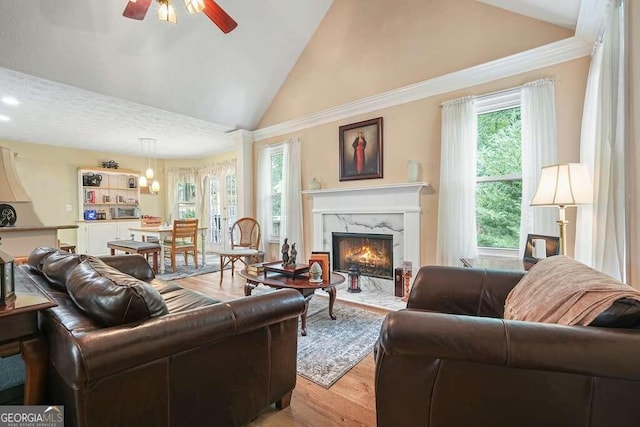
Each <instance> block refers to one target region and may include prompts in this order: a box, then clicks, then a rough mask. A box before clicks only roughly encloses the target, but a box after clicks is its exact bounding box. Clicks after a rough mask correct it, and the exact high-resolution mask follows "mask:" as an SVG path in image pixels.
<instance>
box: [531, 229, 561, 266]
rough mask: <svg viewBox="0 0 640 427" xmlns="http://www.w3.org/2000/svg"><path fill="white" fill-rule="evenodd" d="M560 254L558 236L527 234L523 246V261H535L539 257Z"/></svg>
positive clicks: (538, 259) (539, 258)
mask: <svg viewBox="0 0 640 427" xmlns="http://www.w3.org/2000/svg"><path fill="white" fill-rule="evenodd" d="M558 254H560V238H559V237H556V236H545V235H542V234H529V235H527V245H526V246H525V248H524V258H523V261H524V262H531V263H534V264H535V263H536V262H538V261H540V260H541V259H544V258H548V257H550V256H553V255H558Z"/></svg>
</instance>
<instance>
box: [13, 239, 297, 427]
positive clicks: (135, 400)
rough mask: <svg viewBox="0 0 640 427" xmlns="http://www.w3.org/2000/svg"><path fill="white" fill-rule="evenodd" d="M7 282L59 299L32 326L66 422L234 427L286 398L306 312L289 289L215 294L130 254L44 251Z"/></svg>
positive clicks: (292, 383)
mask: <svg viewBox="0 0 640 427" xmlns="http://www.w3.org/2000/svg"><path fill="white" fill-rule="evenodd" d="M16 279H17V280H31V281H33V282H35V283H36V284H37V285H38V286H40V287H41V288H42V289H44V290H45V291H46V292H47V293H48V294H49V295H50V296H51V297H52V298H53V299H54V300H55V302H56V303H57V304H58V306H57V307H54V308H51V309H48V310H46V311H44V312H43V313H42V316H41V330H42V331H43V333H44V334H45V335H46V337H47V338H48V342H49V350H50V367H49V384H48V387H49V397H48V399H49V403H52V404H61V405H64V410H65V421H66V425H69V426H89V427H96V426H211V425H217V426H236V425H242V424H246V423H247V422H248V421H250V420H251V419H253V418H255V417H256V416H257V415H258V414H259V413H260V412H261V411H263V410H264V409H265V408H267V407H268V406H269V405H271V404H273V403H275V404H276V406H277V407H279V408H283V407H286V406H288V404H289V400H290V398H291V392H292V390H293V388H294V387H295V382H296V349H297V327H298V320H297V318H298V316H299V315H300V314H301V312H302V311H303V309H304V299H303V298H302V297H301V296H300V294H299V293H298V292H296V291H293V290H282V291H277V292H272V293H269V294H266V295H260V296H252V297H245V298H240V299H236V300H232V301H227V302H220V301H218V300H215V299H213V298H209V297H207V296H205V295H202V294H200V293H198V292H194V291H191V290H187V289H183V288H182V287H180V286H178V285H176V284H173V283H170V282H164V281H161V280H158V279H156V278H155V277H154V274H153V272H152V270H151V268H150V267H149V265H148V264H147V262H146V261H145V259H144V258H143V257H141V256H139V255H121V256H113V257H104V258H101V259H95V258H93V257H85V256H82V255H71V254H66V253H63V252H59V251H55V250H54V249H49V248H38V249H37V250H35V251H34V253H32V254H31V256H30V257H29V265H28V266H25V267H22V270H21V271H19V272H18V274H17V275H16ZM212 285H213V284H212ZM216 286H217V284H216Z"/></svg>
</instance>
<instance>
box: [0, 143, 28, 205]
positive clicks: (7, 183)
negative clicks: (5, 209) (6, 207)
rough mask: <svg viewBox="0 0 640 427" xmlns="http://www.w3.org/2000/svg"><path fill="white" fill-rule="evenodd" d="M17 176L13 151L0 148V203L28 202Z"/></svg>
mask: <svg viewBox="0 0 640 427" xmlns="http://www.w3.org/2000/svg"><path fill="white" fill-rule="evenodd" d="M30 201H31V199H30V198H29V195H28V194H27V192H26V191H25V190H24V187H23V186H22V183H21V182H20V179H18V174H17V173H16V164H15V160H14V155H13V150H11V149H10V148H7V147H0V202H30Z"/></svg>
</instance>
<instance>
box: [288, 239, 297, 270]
mask: <svg viewBox="0 0 640 427" xmlns="http://www.w3.org/2000/svg"><path fill="white" fill-rule="evenodd" d="M297 257H298V251H297V250H296V244H295V243H292V244H291V256H290V257H289V265H290V266H292V267H295V266H296V258H297Z"/></svg>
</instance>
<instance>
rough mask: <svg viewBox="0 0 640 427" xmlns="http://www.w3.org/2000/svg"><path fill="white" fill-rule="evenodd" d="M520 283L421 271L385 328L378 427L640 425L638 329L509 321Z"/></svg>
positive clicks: (514, 277)
mask: <svg viewBox="0 0 640 427" xmlns="http://www.w3.org/2000/svg"><path fill="white" fill-rule="evenodd" d="M521 277H522V273H516V272H504V271H503V272H499V271H485V270H475V269H470V268H452V267H437V266H428V267H423V268H421V269H420V271H419V272H418V274H417V276H416V279H415V283H414V285H413V289H412V291H411V294H410V297H409V301H408V303H407V309H406V310H401V311H398V312H393V313H390V314H389V315H388V316H387V317H386V319H385V321H384V323H383V325H382V330H381V334H380V339H379V342H378V346H377V352H376V373H375V392H376V409H377V420H378V426H380V427H385V426H393V427H397V426H430V427H445V426H451V427H459V426H473V427H482V426H487V427H499V426H508V427H512V426H519V427H523V426H532V427H540V426H570V427H582V426H585V427H586V426H590V427H596V426H601V427H609V426H616V427H622V426H638V425H640V405H638V403H637V402H638V396H640V331H638V330H637V329H611V328H601V327H593V326H583V327H581V326H562V325H556V324H548V323H534V322H523V321H508V320H503V319H502V317H503V310H504V303H505V299H506V297H507V295H508V293H509V291H510V290H511V289H512V288H513V287H514V286H515V285H516V284H517V283H518V281H519V280H520V278H521Z"/></svg>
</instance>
